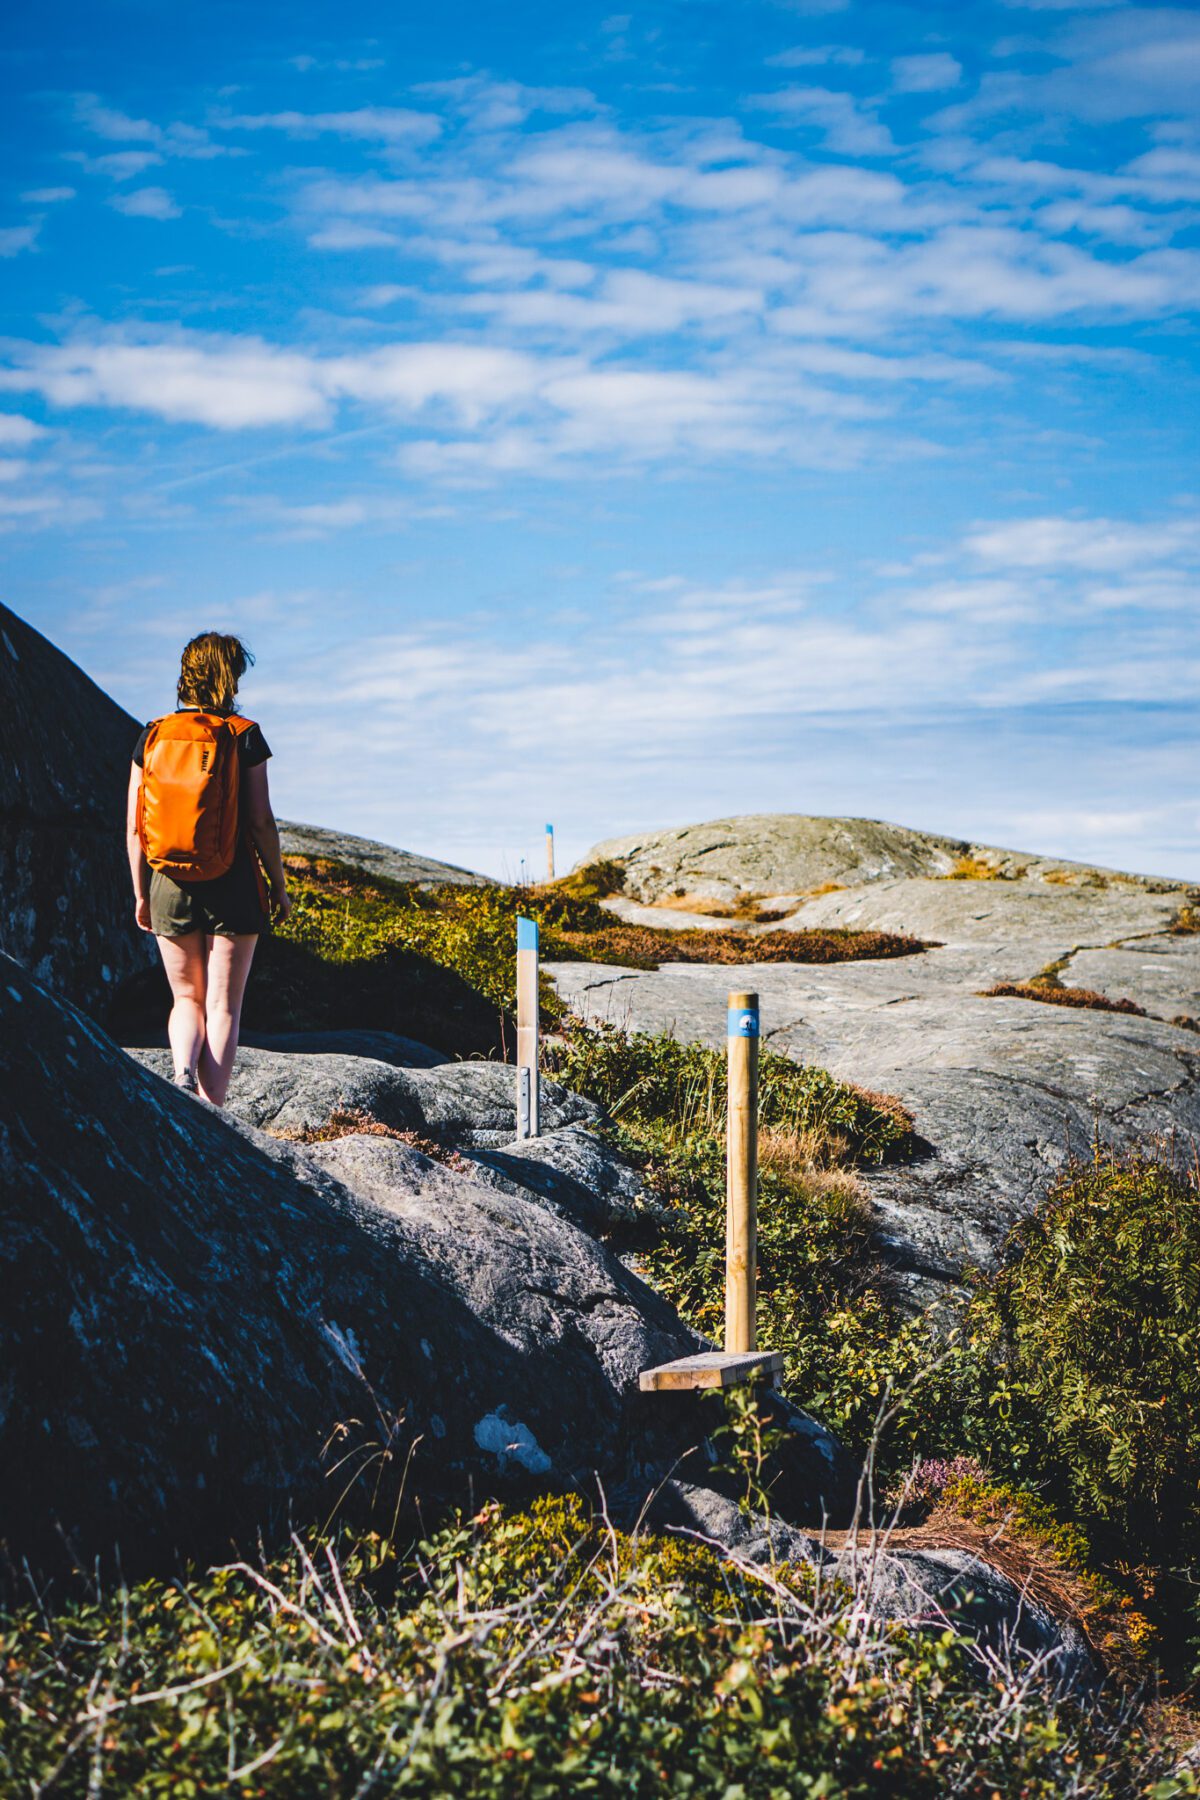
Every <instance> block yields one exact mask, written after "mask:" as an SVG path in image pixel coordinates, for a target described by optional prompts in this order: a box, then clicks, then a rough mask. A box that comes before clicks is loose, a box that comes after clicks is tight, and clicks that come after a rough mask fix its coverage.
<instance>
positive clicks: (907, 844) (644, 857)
mask: <svg viewBox="0 0 1200 1800" xmlns="http://www.w3.org/2000/svg"><path fill="white" fill-rule="evenodd" d="M964 859H969V860H970V861H971V862H972V863H974V864H976V865H978V867H979V868H981V869H989V870H992V871H994V872H995V873H996V874H998V875H999V876H1001V877H1004V878H1013V877H1024V878H1027V879H1030V880H1035V881H1045V880H1047V879H1050V880H1052V881H1060V880H1062V879H1063V878H1066V879H1067V880H1068V881H1071V880H1079V881H1087V880H1095V879H1097V878H1100V877H1102V876H1103V874H1104V872H1103V871H1100V870H1093V869H1091V868H1089V867H1087V866H1086V865H1084V864H1082V863H1071V862H1063V861H1061V860H1056V859H1053V858H1050V857H1044V856H1032V855H1026V854H1023V853H1022V852H1020V851H1016V850H1000V849H997V848H996V847H995V846H994V845H988V844H973V843H969V842H967V840H965V839H961V838H952V837H940V836H938V835H937V834H936V833H933V832H927V831H911V830H909V829H908V828H907V827H906V826H904V825H889V824H885V823H884V822H883V821H882V820H880V819H828V818H819V817H811V816H809V815H807V814H803V813H749V814H746V815H744V816H742V817H739V818H731V819H713V820H711V821H709V822H708V823H707V824H704V825H682V826H679V827H678V828H677V829H675V830H671V831H651V832H638V833H634V834H633V835H631V836H628V837H619V838H608V839H606V840H605V841H604V842H603V843H600V844H596V845H594V846H593V848H592V849H591V850H589V851H588V853H587V855H586V856H585V857H584V858H583V859H582V864H584V865H586V864H588V863H595V862H607V861H612V862H618V863H620V864H621V866H622V868H623V870H624V893H625V894H626V895H627V896H628V897H630V898H632V899H633V900H636V901H643V902H655V901H664V900H672V901H678V900H684V901H686V899H687V898H688V897H689V896H690V897H692V898H693V899H694V900H696V901H697V902H704V901H717V902H731V901H736V900H737V899H738V898H739V896H741V895H744V894H759V895H782V896H791V897H792V898H793V899H794V900H795V901H796V903H797V904H798V903H799V900H800V899H801V898H802V897H803V896H804V895H806V894H811V893H812V892H813V890H814V889H816V888H823V887H826V886H828V885H829V884H831V883H833V884H836V885H838V886H841V887H849V886H853V885H856V884H859V883H862V882H874V881H889V880H895V879H899V878H905V877H912V876H935V877H936V876H946V875H949V874H950V873H951V872H952V871H953V870H954V869H955V868H956V867H957V866H959V865H960V864H961V863H962V862H963V861H964ZM581 866H582V865H581ZM1139 885H1142V886H1144V887H1157V888H1170V887H1172V886H1175V885H1178V884H1175V883H1171V882H1165V881H1164V882H1154V881H1145V880H1141V878H1139ZM697 910H700V911H702V910H703V907H702V906H699V907H698V909H697ZM660 922H665V921H660Z"/></svg>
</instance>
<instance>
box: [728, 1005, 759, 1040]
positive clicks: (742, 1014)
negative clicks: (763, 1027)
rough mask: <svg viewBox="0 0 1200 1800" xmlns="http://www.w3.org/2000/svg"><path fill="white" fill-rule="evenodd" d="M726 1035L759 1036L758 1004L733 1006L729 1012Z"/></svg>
mask: <svg viewBox="0 0 1200 1800" xmlns="http://www.w3.org/2000/svg"><path fill="white" fill-rule="evenodd" d="M727 1016H728V1024H727V1026H726V1035H727V1036H728V1037H749V1038H756V1037H757V1036H758V1008H757V1007H756V1006H731V1007H730V1008H729V1012H728V1015H727Z"/></svg>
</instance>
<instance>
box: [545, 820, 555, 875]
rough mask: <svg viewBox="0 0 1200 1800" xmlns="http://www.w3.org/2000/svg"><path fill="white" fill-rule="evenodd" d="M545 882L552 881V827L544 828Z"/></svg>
mask: <svg viewBox="0 0 1200 1800" xmlns="http://www.w3.org/2000/svg"><path fill="white" fill-rule="evenodd" d="M546 880H547V881H553V880H554V827H553V825H547V827H546Z"/></svg>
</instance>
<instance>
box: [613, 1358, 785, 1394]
mask: <svg viewBox="0 0 1200 1800" xmlns="http://www.w3.org/2000/svg"><path fill="white" fill-rule="evenodd" d="M782 1373H783V1356H782V1354H781V1353H780V1352H779V1351H778V1350H749V1351H737V1352H729V1351H724V1350H702V1351H701V1352H700V1354H699V1356H681V1357H679V1358H677V1360H676V1361H675V1362H669V1363H660V1364H659V1365H658V1367H657V1368H656V1369H643V1370H642V1372H641V1375H640V1376H639V1377H638V1386H639V1387H640V1388H641V1391H642V1393H643V1394H651V1393H669V1392H683V1393H690V1392H694V1391H695V1390H696V1389H697V1388H727V1387H736V1386H738V1385H739V1384H740V1383H742V1382H746V1381H753V1380H759V1381H766V1382H768V1383H769V1384H770V1385H771V1386H772V1387H773V1386H774V1385H775V1380H776V1378H777V1377H778V1376H779V1375H782Z"/></svg>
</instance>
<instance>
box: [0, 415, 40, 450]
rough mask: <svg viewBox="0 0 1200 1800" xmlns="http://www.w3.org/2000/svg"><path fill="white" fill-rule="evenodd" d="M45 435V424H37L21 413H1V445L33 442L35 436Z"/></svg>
mask: <svg viewBox="0 0 1200 1800" xmlns="http://www.w3.org/2000/svg"><path fill="white" fill-rule="evenodd" d="M45 435H46V428H45V426H44V425H35V424H34V422H33V420H32V419H26V418H23V417H22V416H21V414H20V413H0V445H4V446H5V447H7V446H9V445H14V444H32V442H33V440H34V439H35V438H40V437H45Z"/></svg>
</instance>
